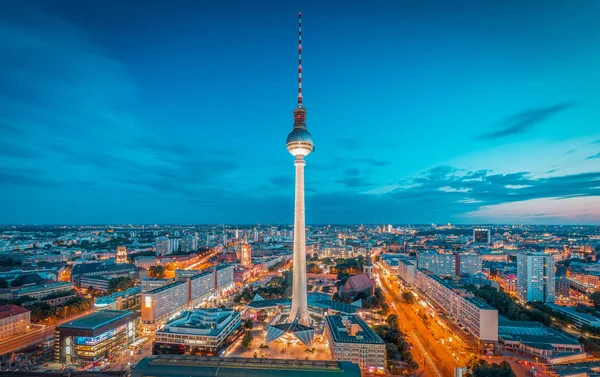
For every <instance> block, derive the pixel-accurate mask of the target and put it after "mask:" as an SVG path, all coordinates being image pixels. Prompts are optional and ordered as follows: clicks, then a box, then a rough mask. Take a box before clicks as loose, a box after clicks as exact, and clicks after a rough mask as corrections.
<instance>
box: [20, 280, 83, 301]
mask: <svg viewBox="0 0 600 377" xmlns="http://www.w3.org/2000/svg"><path fill="white" fill-rule="evenodd" d="M72 289H73V284H72V283H69V282H66V281H57V282H53V283H48V284H38V285H32V286H29V287H24V288H20V289H15V290H14V291H13V292H12V297H14V298H16V299H18V298H21V297H24V296H28V297H31V298H35V299H42V298H44V297H46V296H48V295H49V294H53V293H58V292H64V291H70V290H72Z"/></svg>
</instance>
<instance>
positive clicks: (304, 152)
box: [285, 129, 315, 156]
mask: <svg viewBox="0 0 600 377" xmlns="http://www.w3.org/2000/svg"><path fill="white" fill-rule="evenodd" d="M285 144H286V146H287V149H288V151H289V152H290V153H291V154H292V155H293V156H308V154H309V153H310V152H312V151H313V150H314V149H315V145H314V143H313V139H312V135H311V134H310V132H308V130H306V129H294V130H292V132H290V134H289V135H288V137H287V140H286V141H285Z"/></svg>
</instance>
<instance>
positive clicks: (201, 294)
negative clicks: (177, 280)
mask: <svg viewBox="0 0 600 377" xmlns="http://www.w3.org/2000/svg"><path fill="white" fill-rule="evenodd" d="M195 272H196V273H197V272H198V271H195ZM189 284H190V287H189V292H190V297H189V301H190V303H191V304H192V306H196V305H198V304H200V303H201V302H202V301H204V300H206V299H207V298H208V297H209V296H210V295H211V294H212V293H214V292H215V278H214V272H213V271H205V272H202V273H200V274H198V273H197V274H196V275H194V276H192V277H190V278H189Z"/></svg>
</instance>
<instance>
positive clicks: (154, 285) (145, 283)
mask: <svg viewBox="0 0 600 377" xmlns="http://www.w3.org/2000/svg"><path fill="white" fill-rule="evenodd" d="M194 272H197V271H194ZM174 282H175V279H157V278H143V279H141V280H140V287H141V289H142V293H146V292H150V291H153V290H155V289H158V288H160V287H164V286H165V285H169V284H171V283H174Z"/></svg>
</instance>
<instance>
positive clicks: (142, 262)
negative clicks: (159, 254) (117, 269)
mask: <svg viewBox="0 0 600 377" xmlns="http://www.w3.org/2000/svg"><path fill="white" fill-rule="evenodd" d="M133 264H135V265H136V267H142V268H145V269H146V270H148V269H150V267H153V266H157V265H158V261H157V260H156V257H153V256H147V255H144V256H140V257H135V259H134V261H133Z"/></svg>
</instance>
